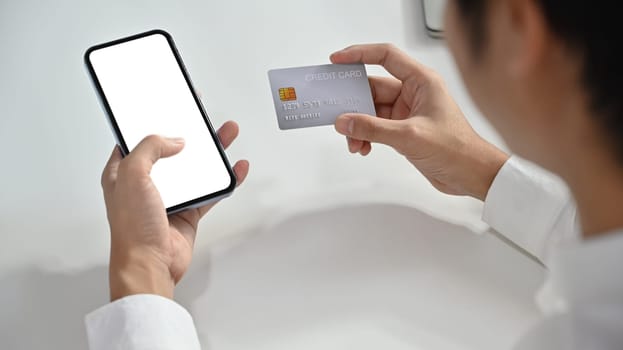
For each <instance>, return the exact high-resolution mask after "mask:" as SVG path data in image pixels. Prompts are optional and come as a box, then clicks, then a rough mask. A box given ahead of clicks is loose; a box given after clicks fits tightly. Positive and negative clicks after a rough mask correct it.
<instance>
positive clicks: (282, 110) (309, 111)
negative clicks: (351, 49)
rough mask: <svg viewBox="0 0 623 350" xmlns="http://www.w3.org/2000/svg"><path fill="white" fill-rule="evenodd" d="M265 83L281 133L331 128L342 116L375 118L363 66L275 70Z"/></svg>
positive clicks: (333, 65) (347, 65) (334, 65)
mask: <svg viewBox="0 0 623 350" xmlns="http://www.w3.org/2000/svg"><path fill="white" fill-rule="evenodd" d="M268 79H269V80H270V88H271V91H272V94H273V101H274V103H275V110H276V112H277V120H278V122H279V128H280V129H282V130H286V129H296V128H307V127H311V126H320V125H332V124H334V123H335V119H336V118H337V117H338V116H339V115H341V114H344V113H364V114H369V115H376V111H375V109H374V101H373V100H372V93H371V91H370V84H369V83H368V76H367V74H366V67H365V65H363V64H326V65H321V66H310V67H297V68H284V69H274V70H271V71H269V72H268Z"/></svg>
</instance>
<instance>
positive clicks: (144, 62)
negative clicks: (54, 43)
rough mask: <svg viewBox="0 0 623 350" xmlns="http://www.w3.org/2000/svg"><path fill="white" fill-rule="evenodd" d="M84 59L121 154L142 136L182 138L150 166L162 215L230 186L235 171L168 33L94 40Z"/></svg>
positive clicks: (207, 198) (221, 194) (193, 204)
mask: <svg viewBox="0 0 623 350" xmlns="http://www.w3.org/2000/svg"><path fill="white" fill-rule="evenodd" d="M84 61H85V64H86V67H87V70H88V73H89V76H90V78H91V81H92V82H93V85H94V87H95V90H96V92H97V95H98V97H99V100H100V102H101V104H102V107H103V109H104V111H105V112H106V115H107V117H108V121H109V123H110V126H111V128H112V131H113V134H114V136H115V138H116V141H117V143H118V144H119V146H120V148H121V151H122V153H123V154H124V156H125V155H127V154H129V153H130V152H132V149H134V147H136V145H137V144H138V143H139V142H140V141H141V140H142V139H143V138H145V137H146V136H148V135H152V134H155V135H162V136H167V137H182V138H184V140H185V147H184V149H183V150H182V151H181V152H180V153H179V154H177V155H175V156H173V157H170V158H165V159H160V160H159V161H158V162H157V163H156V164H155V165H154V167H153V169H152V172H151V178H152V180H153V182H154V184H155V186H156V188H157V189H158V191H159V192H160V195H161V197H162V201H163V202H164V205H165V207H166V209H167V213H169V214H172V213H176V212H179V211H182V210H185V209H189V208H196V207H200V206H203V205H205V204H208V203H209V202H212V201H216V200H219V199H221V198H224V197H227V196H229V195H230V194H231V193H232V192H233V190H234V188H235V187H236V178H235V175H234V172H233V170H232V168H231V166H230V164H229V161H228V160H227V157H226V155H225V151H224V150H223V147H222V145H221V143H220V141H219V139H218V136H217V135H216V133H215V131H214V128H213V127H212V125H211V124H210V120H209V119H208V115H207V114H206V112H205V109H204V108H203V105H202V103H201V100H200V99H199V98H198V96H197V94H196V93H195V89H194V88H193V84H192V82H191V80H190V77H189V75H188V72H187V71H186V68H185V67H184V63H183V62H182V59H181V57H180V54H179V52H178V50H177V48H176V46H175V43H174V42H173V38H172V37H171V35H170V34H168V33H167V32H165V31H163V30H159V29H157V30H152V31H149V32H145V33H141V34H137V35H133V36H130V37H127V38H123V39H118V40H114V41H111V42H108V43H104V44H99V45H95V46H93V47H91V48H89V49H88V50H87V51H86V53H85V54H84Z"/></svg>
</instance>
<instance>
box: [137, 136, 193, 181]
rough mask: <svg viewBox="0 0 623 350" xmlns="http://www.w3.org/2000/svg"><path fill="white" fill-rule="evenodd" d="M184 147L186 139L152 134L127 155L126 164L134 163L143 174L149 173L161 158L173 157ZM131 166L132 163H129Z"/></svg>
mask: <svg viewBox="0 0 623 350" xmlns="http://www.w3.org/2000/svg"><path fill="white" fill-rule="evenodd" d="M182 148H184V139H181V138H166V137H162V136H156V135H151V136H147V137H146V138H144V139H143V140H142V141H141V142H140V143H139V144H138V145H137V146H136V147H135V148H134V149H133V150H132V151H131V152H130V154H129V155H128V156H127V157H126V159H125V162H126V164H132V165H133V166H132V167H133V169H134V166H135V167H137V169H138V171H140V172H142V173H143V174H149V173H150V172H151V168H152V167H153V165H154V164H155V163H156V162H157V161H158V159H161V158H167V157H171V156H173V155H175V154H177V153H179V152H180V151H181V150H182ZM128 166H130V165H128Z"/></svg>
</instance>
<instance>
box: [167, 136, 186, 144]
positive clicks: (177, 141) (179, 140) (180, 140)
mask: <svg viewBox="0 0 623 350" xmlns="http://www.w3.org/2000/svg"><path fill="white" fill-rule="evenodd" d="M169 141H171V142H172V143H174V144H177V145H183V144H184V139H183V138H181V137H169Z"/></svg>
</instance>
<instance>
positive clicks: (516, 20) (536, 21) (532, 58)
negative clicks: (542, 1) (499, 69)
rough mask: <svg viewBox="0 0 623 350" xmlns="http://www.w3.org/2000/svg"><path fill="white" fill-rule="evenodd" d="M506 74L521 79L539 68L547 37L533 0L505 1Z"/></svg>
mask: <svg viewBox="0 0 623 350" xmlns="http://www.w3.org/2000/svg"><path fill="white" fill-rule="evenodd" d="M505 2H506V3H507V6H506V8H505V9H504V11H506V12H507V13H506V15H507V17H506V18H507V19H508V21H509V22H508V29H509V36H508V37H507V39H508V40H510V41H511V42H509V43H508V46H507V47H508V48H509V52H508V60H507V62H508V66H507V69H508V74H509V75H510V76H511V77H514V78H518V79H521V78H522V77H525V76H526V75H530V74H531V73H534V72H535V71H536V70H538V69H539V68H540V67H542V63H543V61H544V60H545V59H546V52H547V50H546V49H547V45H549V44H551V43H552V41H551V37H550V36H551V34H550V32H549V30H548V27H547V22H546V20H545V16H544V14H543V10H542V8H541V6H540V5H539V4H537V2H536V0H507V1H505Z"/></svg>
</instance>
